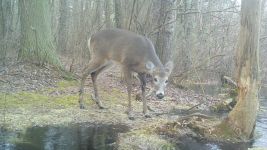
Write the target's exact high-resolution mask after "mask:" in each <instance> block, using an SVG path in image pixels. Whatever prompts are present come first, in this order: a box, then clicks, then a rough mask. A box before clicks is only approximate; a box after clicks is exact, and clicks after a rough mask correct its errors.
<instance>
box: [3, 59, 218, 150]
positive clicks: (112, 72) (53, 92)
mask: <svg viewBox="0 0 267 150" xmlns="http://www.w3.org/2000/svg"><path fill="white" fill-rule="evenodd" d="M0 83H1V84H0V112H1V113H0V118H1V120H0V123H1V128H5V129H6V130H12V131H19V130H24V129H26V128H27V127H33V126H46V125H58V126H60V125H67V124H73V123H82V122H88V123H102V124H103V123H104V124H126V125H127V126H129V127H130V129H131V133H127V134H125V135H122V136H121V137H122V138H121V140H120V141H121V142H123V143H126V147H124V148H123V146H122V149H125V148H126V149H127V145H128V146H129V143H130V144H131V145H133V143H134V142H133V141H134V139H135V140H136V142H137V143H138V141H139V142H140V140H144V139H146V140H147V142H144V141H143V142H142V143H144V144H146V145H144V146H143V147H146V146H148V145H147V144H148V143H153V144H154V146H155V144H156V143H159V144H160V145H168V144H169V142H168V141H166V140H164V138H162V137H159V136H158V135H159V133H160V132H163V131H162V130H163V129H162V128H161V127H163V126H168V124H169V123H170V122H173V123H174V124H172V126H175V127H177V126H181V127H182V126H184V125H188V124H190V123H188V122H187V123H186V122H184V124H180V125H177V124H175V122H176V121H177V120H178V119H179V118H181V116H182V115H183V114H190V113H192V112H200V111H201V112H206V111H208V110H209V108H210V107H211V106H212V105H214V104H215V103H218V102H220V101H221V99H220V98H218V97H212V96H209V95H205V94H197V93H195V92H194V91H192V90H188V89H187V90H186V89H178V88H176V87H175V86H174V85H172V84H170V85H169V86H168V87H167V89H166V97H165V98H164V100H157V99H156V98H154V97H153V96H152V97H150V98H149V99H148V105H149V106H150V107H151V108H152V109H154V112H150V114H151V116H152V117H151V118H145V117H144V116H143V114H142V102H141V101H140V100H139V99H138V96H136V95H138V93H140V87H139V83H138V80H135V81H134V83H133V86H134V88H133V94H132V95H133V96H132V101H133V104H132V105H133V110H134V114H135V120H129V119H128V117H127V114H126V113H125V111H126V109H127V102H128V100H127V93H126V88H125V85H124V83H123V81H122V78H121V73H120V69H119V67H118V66H115V67H112V68H111V69H109V70H108V71H105V72H104V73H103V74H101V75H100V76H99V78H98V87H99V95H100V97H101V99H102V102H103V104H104V106H106V107H107V109H99V108H98V107H97V105H96V104H95V103H94V101H93V100H92V99H91V96H90V94H91V93H92V82H91V78H90V77H88V79H87V81H86V88H85V93H86V99H85V104H86V106H87V107H86V109H84V110H81V109H79V107H78V93H79V92H78V91H79V81H77V80H66V77H65V78H64V77H63V76H62V75H61V73H59V72H58V71H55V69H53V68H52V67H38V66H36V65H32V64H29V63H21V62H19V63H18V62H16V63H15V62H14V63H10V64H8V65H7V66H5V67H2V68H0ZM149 88H150V87H149V86H148V90H149ZM200 103H202V104H201V105H199V106H197V107H195V108H194V109H191V110H190V111H187V110H188V109H190V108H192V107H193V106H196V105H197V104H200ZM198 121H199V122H203V120H198ZM189 122H190V121H189ZM154 129H157V132H158V133H156V132H154V131H155V130H154ZM152 130H153V132H152ZM164 132H165V131H164ZM166 132H168V131H166ZM136 133H138V137H137V134H136ZM181 133H182V132H180V133H179V134H181ZM187 133H188V132H187ZM191 133H192V132H191ZM147 134H148V135H149V136H145V135H147ZM125 136H128V138H127V137H125ZM140 136H142V138H141V139H140ZM127 143H128V144H127ZM122 145H123V144H122ZM124 146H125V145H124ZM156 146H157V144H156ZM149 147H150V148H152V147H153V145H150V146H149Z"/></svg>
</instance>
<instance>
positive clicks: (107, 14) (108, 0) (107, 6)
mask: <svg viewBox="0 0 267 150" xmlns="http://www.w3.org/2000/svg"><path fill="white" fill-rule="evenodd" d="M104 3H105V24H106V28H111V27H112V23H111V19H110V15H111V9H110V6H111V0H105V2H104Z"/></svg>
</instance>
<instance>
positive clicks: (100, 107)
mask: <svg viewBox="0 0 267 150" xmlns="http://www.w3.org/2000/svg"><path fill="white" fill-rule="evenodd" d="M98 107H99V109H106V107H104V106H102V105H98Z"/></svg>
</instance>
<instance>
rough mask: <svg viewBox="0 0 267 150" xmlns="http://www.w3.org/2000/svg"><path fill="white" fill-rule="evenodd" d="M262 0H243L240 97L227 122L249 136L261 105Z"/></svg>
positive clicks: (237, 59)
mask: <svg viewBox="0 0 267 150" xmlns="http://www.w3.org/2000/svg"><path fill="white" fill-rule="evenodd" d="M260 5H261V0H242V4H241V28H240V32H239V42H238V47H237V49H236V65H237V66H236V67H237V69H236V70H237V84H238V97H237V104H236V106H235V107H234V109H233V110H232V111H231V112H230V113H229V115H228V118H227V119H226V123H227V124H228V125H229V126H230V127H232V128H233V129H234V131H236V132H237V133H238V134H240V135H243V137H244V138H245V139H249V138H250V137H251V135H252V133H253V130H254V126H255V123H256V117H257V110H258V106H259V101H258V89H259V81H260V80H259V35H260V19H261V17H260V15H261V13H260V10H261V7H260Z"/></svg>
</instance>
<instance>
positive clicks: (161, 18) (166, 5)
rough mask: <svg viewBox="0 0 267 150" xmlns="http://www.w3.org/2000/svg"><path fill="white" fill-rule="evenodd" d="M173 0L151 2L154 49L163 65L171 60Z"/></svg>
mask: <svg viewBox="0 0 267 150" xmlns="http://www.w3.org/2000/svg"><path fill="white" fill-rule="evenodd" d="M175 3H176V1H175V0H156V1H153V23H154V24H155V25H156V26H155V28H154V29H155V30H157V32H156V37H155V48H156V52H157V54H158V56H159V58H160V59H161V61H162V62H163V63H166V61H168V60H169V59H170V58H172V48H173V47H172V46H173V45H172V44H173V37H174V29H175V28H174V27H175V19H176V18H175V14H176V13H175V10H172V6H175Z"/></svg>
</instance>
